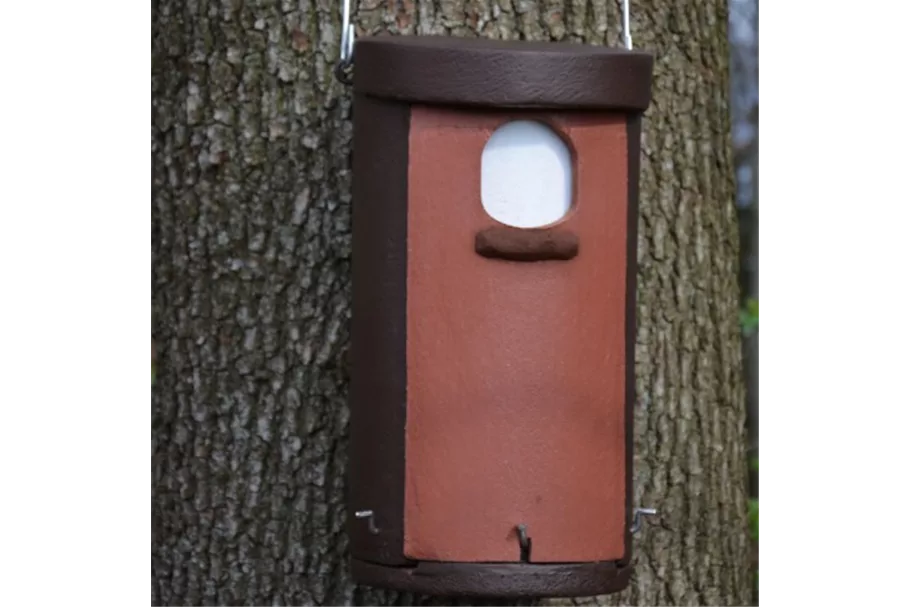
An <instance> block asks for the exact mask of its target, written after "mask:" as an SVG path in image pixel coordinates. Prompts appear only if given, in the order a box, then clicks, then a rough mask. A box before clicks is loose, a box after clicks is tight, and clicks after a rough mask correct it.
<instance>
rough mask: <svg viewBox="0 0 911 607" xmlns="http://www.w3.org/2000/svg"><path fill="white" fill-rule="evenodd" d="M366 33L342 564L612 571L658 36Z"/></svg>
mask: <svg viewBox="0 0 911 607" xmlns="http://www.w3.org/2000/svg"><path fill="white" fill-rule="evenodd" d="M356 49H357V51H356V56H357V67H356V70H355V72H354V106H353V118H354V155H353V219H352V222H353V251H352V265H353V312H352V325H351V327H352V328H351V340H352V341H351V365H352V367H351V378H352V381H351V393H350V411H351V416H350V435H349V440H350V443H349V449H350V451H349V476H348V495H347V504H348V509H349V523H348V524H349V526H348V532H349V537H350V545H349V547H350V554H351V557H352V571H353V575H354V578H355V580H356V581H357V582H359V583H362V584H366V585H371V586H379V587H386V588H393V589H399V590H404V591H413V592H419V593H426V594H441V595H478V596H491V597H493V596H583V595H595V594H604V593H608V592H613V591H617V590H620V589H622V588H624V587H625V586H626V585H627V584H628V581H629V576H630V570H631V561H630V558H631V545H630V544H631V527H632V525H633V504H632V501H631V479H632V461H633V458H632V449H633V443H632V405H633V400H634V395H635V392H634V371H633V347H634V341H635V333H636V331H635V327H636V305H635V297H636V226H637V197H638V173H639V133H640V117H641V115H642V113H643V112H644V111H645V109H646V108H647V107H648V105H649V102H650V97H651V74H652V65H653V59H652V56H651V55H650V54H647V53H644V52H636V51H631V50H626V49H612V48H603V47H595V46H587V45H581V44H570V43H565V44H564V43H534V42H504V41H490V40H479V39H465V38H448V37H422V36H414V37H406V36H381V37H373V38H365V39H361V40H359V41H358V42H357V46H356Z"/></svg>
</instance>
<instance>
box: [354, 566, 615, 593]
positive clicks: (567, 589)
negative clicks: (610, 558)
mask: <svg viewBox="0 0 911 607" xmlns="http://www.w3.org/2000/svg"><path fill="white" fill-rule="evenodd" d="M351 568H352V574H353V576H354V581H355V582H357V583H358V584H364V585H366V586H376V587H379V588H388V589H390V590H400V591H403V592H415V593H418V594H431V595H438V596H472V597H491V598H515V597H528V598H532V597H578V596H595V595H598V594H609V593H612V592H618V591H620V590H623V589H625V588H626V587H627V585H628V584H629V579H630V573H631V570H632V567H630V566H626V567H621V568H619V569H618V568H617V566H616V565H615V564H614V563H612V562H603V563H577V564H567V565H534V564H518V563H517V564H506V563H426V562H421V563H418V564H417V565H416V566H414V567H386V566H383V565H377V564H375V563H368V562H365V561H360V560H358V559H352V560H351Z"/></svg>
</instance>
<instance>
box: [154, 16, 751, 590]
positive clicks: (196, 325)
mask: <svg viewBox="0 0 911 607" xmlns="http://www.w3.org/2000/svg"><path fill="white" fill-rule="evenodd" d="M631 12H632V23H633V36H634V43H635V45H636V46H637V47H639V48H644V49H648V50H650V51H652V52H654V53H655V54H656V55H657V62H656V67H655V80H654V82H655V89H654V90H655V100H654V103H653V106H652V108H651V109H650V110H649V112H648V113H647V114H646V116H645V119H644V121H643V129H644V133H643V158H642V186H641V217H640V241H639V260H640V273H639V306H638V309H639V323H640V329H639V334H638V344H637V351H636V358H637V365H638V375H637V406H636V421H635V427H636V443H637V444H636V449H637V451H636V471H635V496H636V498H635V503H636V504H639V505H643V506H653V507H656V508H658V509H659V510H660V517H659V518H657V519H652V520H650V521H648V522H647V523H646V525H645V527H644V529H643V531H642V532H640V534H639V535H638V536H636V544H635V547H634V548H635V554H636V574H635V577H634V580H633V582H632V585H631V588H630V589H629V590H628V591H626V592H624V593H622V594H620V595H613V596H610V597H601V598H599V599H590V600H588V599H584V600H577V601H575V603H580V604H584V603H590V604H595V603H598V604H605V605H606V604H646V605H656V604H690V605H695V604H702V605H721V604H724V605H736V604H746V603H748V602H749V601H750V598H751V594H750V589H751V577H750V575H751V574H750V571H749V544H748V538H747V520H746V515H747V504H746V476H747V470H746V463H745V457H744V449H745V435H744V420H745V405H744V393H743V384H742V378H741V354H740V336H739V329H738V325H737V307H738V286H737V255H738V244H737V238H738V233H737V223H736V214H735V210H734V206H733V198H734V190H733V188H734V181H733V176H732V169H731V167H732V164H731V152H730V142H729V136H728V133H729V124H728V76H727V63H728V52H727V37H726V27H727V17H726V5H725V3H724V2H723V1H722V0H707V1H705V2H692V1H689V0H653V1H651V2H642V1H640V2H634V3H633V5H632V11H631ZM152 15H153V47H152V54H153V62H152V83H153V103H152V159H153V191H152V248H153V268H152V280H153V298H154V301H153V311H154V319H153V336H154V340H155V343H156V346H157V347H156V350H157V352H156V353H157V355H158V369H157V371H158V377H157V380H156V384H155V386H154V388H153V399H152V602H153V603H154V604H250V605H253V604H256V605H262V604H276V605H279V604H280V605H295V604H297V605H301V604H324V605H346V604H373V605H384V604H387V605H391V604H400V605H407V604H452V602H447V601H446V600H445V599H428V598H427V597H417V596H410V595H398V594H395V593H389V592H382V591H377V590H374V589H368V588H358V587H354V586H353V585H352V584H351V583H350V580H349V577H348V567H347V562H346V558H345V555H346V549H347V539H346V537H345V534H344V531H343V527H344V525H343V523H344V520H345V516H344V508H345V504H344V493H345V486H344V480H345V479H344V468H345V449H346V441H347V436H346V434H347V431H346V427H347V415H348V412H347V405H346V397H347V379H348V378H347V375H346V356H347V348H348V321H349V313H350V306H349V294H350V285H349V262H350V194H349V191H350V190H349V185H350V172H349V170H350V169H349V152H350V147H351V132H352V130H351V123H350V121H349V114H350V110H351V97H350V91H349V90H348V89H346V88H344V87H342V86H341V85H340V84H338V83H337V82H336V81H335V80H334V79H333V77H332V68H333V61H334V60H335V59H336V58H337V56H338V33H339V20H340V19H339V4H338V2H335V1H324V0H318V1H314V0H297V1H290V0H243V1H241V0H209V1H206V0H180V1H177V0H158V1H157V2H153V13H152ZM619 16H620V3H619V1H613V0H536V1H533V0H509V1H507V0H465V1H454V0H417V1H415V0H401V1H399V2H381V1H379V0H362V1H361V2H360V3H359V4H358V6H357V15H356V22H357V24H358V28H359V34H360V35H364V34H366V33H376V32H379V31H381V30H390V31H392V30H394V31H398V32H402V33H407V34H424V33H445V34H451V35H468V36H475V35H481V36H487V37H494V38H530V39H554V40H574V41H579V42H597V43H606V44H611V45H616V44H619V42H620V37H619V34H620V19H619ZM355 69H356V68H355ZM462 603H465V604H467V603H468V602H467V601H462ZM548 603H549V604H560V603H568V601H560V600H552V601H549V602H548ZM485 604H487V603H485Z"/></svg>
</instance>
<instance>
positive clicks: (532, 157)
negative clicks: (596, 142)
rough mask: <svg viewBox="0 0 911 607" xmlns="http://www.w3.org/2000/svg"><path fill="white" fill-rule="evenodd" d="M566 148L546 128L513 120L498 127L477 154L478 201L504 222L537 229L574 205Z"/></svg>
mask: <svg viewBox="0 0 911 607" xmlns="http://www.w3.org/2000/svg"><path fill="white" fill-rule="evenodd" d="M572 189H573V184H572V165H571V161H570V153H569V148H568V147H567V146H566V144H565V143H564V142H563V140H562V139H560V137H559V136H558V135H557V134H556V133H554V132H553V131H552V130H551V129H550V128H548V127H547V126H545V125H544V124H541V123H540V122H534V121H531V120H516V121H513V122H508V123H506V124H504V125H503V126H501V127H500V128H498V129H497V130H496V131H494V132H493V134H492V135H491V136H490V139H489V140H488V141H487V145H485V146H484V151H483V152H482V153H481V204H482V205H483V206H484V210H485V211H487V214H488V215H490V216H491V217H493V218H494V219H496V220H497V221H499V222H501V223H505V224H506V225H510V226H514V227H518V228H536V227H540V226H545V225H547V224H550V223H553V222H555V221H557V220H559V219H560V218H561V217H563V216H564V215H566V213H567V212H568V211H569V207H570V205H571V204H572Z"/></svg>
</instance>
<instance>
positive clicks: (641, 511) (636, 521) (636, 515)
mask: <svg viewBox="0 0 911 607" xmlns="http://www.w3.org/2000/svg"><path fill="white" fill-rule="evenodd" d="M656 514H658V511H657V510H655V509H654V508H636V509H634V510H633V524H632V526H631V527H630V530H629V531H630V533H638V532H639V529H641V528H642V517H643V516H655V515H656Z"/></svg>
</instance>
